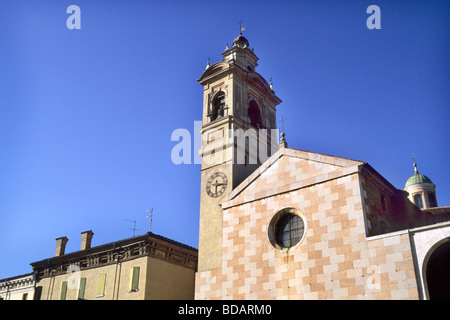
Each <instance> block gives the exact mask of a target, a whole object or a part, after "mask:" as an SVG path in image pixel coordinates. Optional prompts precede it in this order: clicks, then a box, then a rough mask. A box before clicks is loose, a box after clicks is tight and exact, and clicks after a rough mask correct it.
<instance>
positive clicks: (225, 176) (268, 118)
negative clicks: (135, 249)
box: [198, 33, 281, 271]
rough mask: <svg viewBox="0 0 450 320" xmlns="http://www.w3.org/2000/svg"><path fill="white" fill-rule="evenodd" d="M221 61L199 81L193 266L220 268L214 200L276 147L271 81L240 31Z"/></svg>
mask: <svg viewBox="0 0 450 320" xmlns="http://www.w3.org/2000/svg"><path fill="white" fill-rule="evenodd" d="M222 56H223V60H222V61H220V62H217V63H215V64H213V65H210V64H209V61H208V65H207V67H206V70H205V71H204V72H203V74H202V75H201V77H200V79H198V82H199V83H200V84H201V85H202V86H203V119H202V121H203V122H202V127H201V129H200V131H201V136H202V147H201V151H200V153H201V157H202V168H201V193H200V236H199V263H198V271H205V270H214V269H218V268H221V266H222V265H221V264H222V208H221V206H220V203H221V202H222V201H224V200H226V198H227V196H228V194H229V193H230V192H231V191H232V190H233V189H234V188H236V187H237V186H238V185H239V184H240V183H241V182H242V181H243V180H244V179H245V178H247V177H248V176H249V175H250V174H251V173H252V172H253V171H254V170H256V169H257V168H258V167H259V165H260V164H261V163H263V162H264V161H265V160H266V159H267V158H268V157H269V156H271V155H272V154H273V153H275V152H276V151H277V149H278V144H277V139H278V134H277V132H276V131H275V130H276V106H277V105H278V104H280V103H281V100H280V99H279V98H278V97H277V96H276V95H275V92H274V91H273V86H272V83H270V84H268V83H267V81H266V80H265V79H264V78H263V77H262V76H261V75H259V74H258V73H257V72H256V71H255V69H256V67H257V66H258V57H257V56H256V55H255V53H254V52H253V50H251V49H250V48H249V42H248V40H247V39H246V38H245V37H244V36H243V35H242V33H240V34H239V36H238V37H237V38H236V39H234V41H233V44H232V46H231V48H230V47H229V46H228V45H227V47H226V49H225V51H224V52H223V53H222Z"/></svg>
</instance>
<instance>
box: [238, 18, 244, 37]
mask: <svg viewBox="0 0 450 320" xmlns="http://www.w3.org/2000/svg"><path fill="white" fill-rule="evenodd" d="M242 22H243V21H242V19H239V33H241V34H242V31H244V30H245V28H244V27H243V26H242Z"/></svg>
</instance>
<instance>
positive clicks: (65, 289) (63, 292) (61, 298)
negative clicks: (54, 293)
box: [59, 281, 67, 300]
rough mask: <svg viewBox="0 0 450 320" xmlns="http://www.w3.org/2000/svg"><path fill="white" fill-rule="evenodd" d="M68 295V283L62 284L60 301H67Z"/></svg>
mask: <svg viewBox="0 0 450 320" xmlns="http://www.w3.org/2000/svg"><path fill="white" fill-rule="evenodd" d="M66 294H67V281H63V282H62V283H61V293H60V295H59V300H66Z"/></svg>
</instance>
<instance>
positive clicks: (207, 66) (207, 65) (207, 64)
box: [205, 57, 210, 70]
mask: <svg viewBox="0 0 450 320" xmlns="http://www.w3.org/2000/svg"><path fill="white" fill-rule="evenodd" d="M209 60H210V59H209V57H208V62H207V63H206V69H208V68H209V67H210V65H209V63H210V62H209ZM206 69H205V70H206Z"/></svg>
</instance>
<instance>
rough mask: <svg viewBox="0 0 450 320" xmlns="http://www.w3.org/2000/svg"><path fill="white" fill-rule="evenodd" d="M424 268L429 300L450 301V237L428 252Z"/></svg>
mask: <svg viewBox="0 0 450 320" xmlns="http://www.w3.org/2000/svg"><path fill="white" fill-rule="evenodd" d="M422 268H423V269H422V275H423V282H424V285H425V292H426V296H427V298H428V299H430V300H448V299H450V272H449V271H450V237H447V238H444V239H441V240H440V241H438V242H436V243H435V244H434V245H433V246H432V247H431V248H430V249H429V250H428V252H427V254H426V255H425V258H424V261H423V267H422Z"/></svg>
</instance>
